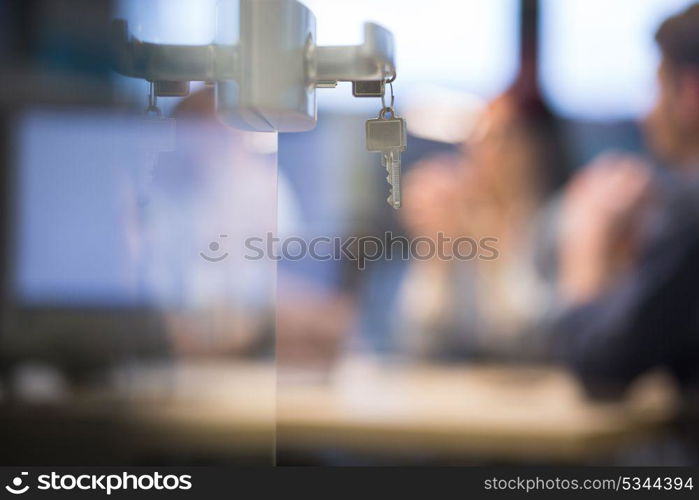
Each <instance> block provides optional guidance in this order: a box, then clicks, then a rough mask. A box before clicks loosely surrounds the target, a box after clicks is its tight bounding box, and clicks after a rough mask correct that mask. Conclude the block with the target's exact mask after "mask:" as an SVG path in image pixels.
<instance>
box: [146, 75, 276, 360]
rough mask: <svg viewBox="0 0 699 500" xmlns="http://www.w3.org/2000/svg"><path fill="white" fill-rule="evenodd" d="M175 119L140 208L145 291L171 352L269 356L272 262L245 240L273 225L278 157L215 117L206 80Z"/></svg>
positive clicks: (271, 312) (185, 354)
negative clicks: (171, 139)
mask: <svg viewBox="0 0 699 500" xmlns="http://www.w3.org/2000/svg"><path fill="white" fill-rule="evenodd" d="M173 118H174V119H175V120H176V122H174V121H173V124H172V125H171V126H172V127H173V128H174V130H175V134H176V146H175V150H174V151H171V152H161V153H160V154H159V155H158V158H157V162H156V165H155V167H154V168H153V171H152V180H151V186H150V187H149V188H148V193H149V196H148V199H147V200H145V201H144V202H143V207H142V210H143V222H142V224H143V226H144V229H145V230H143V231H142V233H143V235H144V240H145V241H144V243H143V245H142V246H143V247H144V250H143V251H144V252H145V251H146V250H147V251H148V253H147V257H148V259H149V263H148V265H147V266H146V273H147V279H148V286H149V288H150V294H151V295H152V296H153V297H154V300H155V301H156V302H157V303H158V305H159V307H160V308H162V310H163V311H164V315H165V317H166V321H167V325H168V330H169V335H170V338H171V341H172V345H173V349H174V351H175V353H176V354H179V355H183V356H190V357H191V356H207V357H211V356H230V355H260V354H267V355H269V354H271V353H270V352H269V351H270V348H269V346H270V345H272V336H273V329H274V309H273V306H274V279H275V272H274V263H273V262H271V261H269V260H259V261H251V260H247V259H245V257H244V251H245V249H244V244H243V243H244V240H245V239H246V238H247V237H249V236H259V235H263V234H265V233H266V232H268V231H274V230H275V226H276V222H277V221H276V207H275V205H274V203H270V200H272V199H274V198H275V197H276V194H277V176H276V170H275V161H274V159H273V158H269V156H268V155H264V154H262V153H260V152H259V151H257V150H255V149H254V147H251V145H250V141H248V140H247V139H249V138H250V136H246V135H245V133H244V132H241V131H239V130H235V129H233V128H231V127H229V126H227V125H225V124H224V123H222V122H221V121H220V119H219V118H218V115H217V114H216V111H215V99H214V89H213V87H210V86H207V87H204V88H203V89H201V90H198V91H195V92H193V93H192V94H190V95H189V96H188V97H186V98H185V99H183V100H182V101H181V102H180V103H179V104H178V105H177V107H176V108H175V110H174V112H173ZM158 120H160V119H159V118H155V119H153V121H154V124H153V126H154V127H155V126H158V125H160V126H162V127H165V126H167V124H166V123H163V124H162V125H161V124H159V123H158ZM243 214H244V215H243ZM135 225H136V224H135Z"/></svg>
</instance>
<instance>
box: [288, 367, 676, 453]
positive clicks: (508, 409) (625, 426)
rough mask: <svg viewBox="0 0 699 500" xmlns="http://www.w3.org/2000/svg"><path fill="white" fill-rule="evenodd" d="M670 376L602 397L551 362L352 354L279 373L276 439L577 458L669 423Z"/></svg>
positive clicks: (382, 449) (313, 447) (363, 448)
mask: <svg viewBox="0 0 699 500" xmlns="http://www.w3.org/2000/svg"><path fill="white" fill-rule="evenodd" d="M280 377H281V376H280ZM667 382H668V381H667V380H664V379H662V378H657V377H656V378H651V379H648V380H646V381H644V382H642V383H640V384H639V385H637V386H636V387H634V388H633V390H632V391H631V393H630V395H629V397H628V398H627V399H626V400H625V401H623V402H620V403H614V404H601V403H592V402H590V401H588V400H586V399H585V397H584V396H583V394H582V393H581V390H580V388H579V386H578V385H577V383H576V382H575V381H574V380H573V379H572V378H571V377H570V376H569V375H568V374H567V373H566V372H565V371H563V370H561V369H557V368H550V367H549V368H543V367H542V368H529V367H512V366H509V367H508V366H464V367H439V366H422V367H399V366H394V367H379V366H370V365H366V364H364V365H362V364H361V363H360V364H357V363H354V365H352V363H350V366H347V367H345V368H341V369H340V370H339V371H338V373H336V374H335V376H334V378H333V381H332V382H331V383H328V384H322V383H317V384H301V383H285V382H284V379H283V378H280V383H279V386H278V389H277V419H278V426H277V443H278V447H279V448H281V449H284V450H293V451H307V452H308V451H322V450H345V451H350V452H356V453H361V454H371V455H382V454H388V455H396V454H402V453H408V454H419V455H423V456H424V455H428V456H429V455H431V454H434V455H439V456H444V455H448V456H457V457H463V458H466V457H474V458H480V459H483V458H487V459H493V460H498V459H503V460H514V461H520V460H521V461H580V460H585V459H589V458H594V457H595V456H599V454H602V453H605V452H609V451H612V450H614V449H615V448H616V447H619V446H621V445H624V444H626V443H629V442H630V441H633V440H636V439H639V438H642V437H647V436H648V435H649V434H650V433H652V432H653V431H655V430H657V429H658V428H659V427H660V426H662V425H663V424H664V423H667V422H668V420H669V419H671V418H672V416H673V415H674V413H675V411H676V407H677V404H676V397H675V393H674V391H673V390H672V387H671V384H668V383H667ZM668 385H669V386H670V387H669V388H668Z"/></svg>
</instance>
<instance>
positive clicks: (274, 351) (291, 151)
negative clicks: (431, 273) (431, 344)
mask: <svg viewBox="0 0 699 500" xmlns="http://www.w3.org/2000/svg"><path fill="white" fill-rule="evenodd" d="M260 1H264V0H260ZM302 3H303V4H305V5H306V6H307V7H309V8H310V9H311V10H312V11H313V12H314V13H315V16H316V20H317V37H318V40H317V42H318V43H319V44H321V45H348V44H356V43H359V42H360V41H361V24H362V22H364V21H374V22H377V23H379V24H381V25H383V26H385V27H386V28H388V29H389V30H391V31H392V33H393V35H394V37H395V42H396V50H397V68H398V75H397V79H396V81H395V83H394V84H393V90H394V93H395V102H396V111H397V112H398V114H399V115H401V116H403V117H405V118H406V119H407V123H408V133H409V138H408V148H407V151H405V152H404V154H403V155H402V161H403V166H404V173H405V175H406V178H407V177H408V176H410V174H411V171H414V170H417V169H418V167H416V165H420V164H421V163H423V162H425V161H435V160H434V159H435V158H437V159H440V158H442V159H443V161H444V163H445V164H446V165H447V167H446V168H452V167H453V165H452V163H454V162H455V161H456V160H454V158H457V157H460V156H461V155H466V156H468V155H469V154H470V153H469V146H464V144H469V143H470V142H469V141H472V140H474V137H476V136H477V135H478V133H479V130H480V129H481V128H482V127H483V118H482V117H483V116H484V113H487V110H488V109H489V106H490V103H492V102H493V100H494V99H496V98H498V96H501V95H502V94H503V93H505V92H506V91H508V89H511V88H513V86H514V85H515V83H516V82H519V86H517V87H516V88H517V89H518V90H517V92H520V94H518V95H522V93H523V94H524V96H525V99H527V100H533V101H536V102H537V106H538V105H539V103H543V105H544V106H546V107H547V108H548V110H547V113H548V112H549V111H550V114H546V117H547V118H546V119H547V120H549V119H550V120H549V121H547V126H548V125H552V126H553V127H554V128H555V132H552V133H555V137H556V138H557V140H556V147H557V148H560V149H561V151H562V155H564V156H565V161H561V163H560V164H559V165H558V166H559V167H560V169H561V170H560V171H559V172H558V174H560V177H561V178H562V179H563V178H565V177H566V176H567V175H569V174H570V173H572V172H574V171H576V169H577V168H579V167H581V166H583V165H584V164H585V163H587V162H588V161H589V160H590V159H592V158H594V157H595V156H596V155H597V154H598V153H600V152H602V151H605V150H608V149H610V148H613V149H620V148H621V149H624V150H628V151H634V152H638V153H640V154H643V155H645V154H647V153H646V151H645V148H644V145H643V139H642V135H641V131H640V127H639V125H638V120H639V118H640V117H641V116H643V114H644V113H645V112H647V110H648V109H649V106H650V104H651V103H652V101H653V98H654V95H655V73H656V65H657V63H658V60H659V56H658V52H657V49H656V47H655V46H654V43H653V34H654V32H655V30H656V28H657V26H658V24H659V23H660V22H661V21H662V20H663V19H664V18H665V17H667V16H668V15H670V14H672V13H674V12H676V11H678V10H680V9H681V8H683V7H684V6H686V5H688V4H689V3H690V2H689V1H688V0H633V1H632V0H613V1H601V0H594V1H590V0H566V1H555V0H491V1H488V2H483V1H479V0H462V1H449V0H433V1H431V2H419V1H401V0H372V1H368V0H367V1H364V0H362V1H359V0H355V1H349V0H303V2H302ZM216 8H217V2H216V1H215V0H206V1H202V0H151V1H147V2H142V1H135V0H133V1H132V0H113V1H111V2H107V1H105V2H83V1H48V0H47V1H31V2H10V3H6V4H4V5H3V6H2V7H0V9H2V12H3V14H4V15H3V16H1V18H2V21H0V22H1V23H2V29H0V32H1V33H2V37H3V42H2V44H1V47H0V54H1V57H2V64H3V69H4V73H5V75H6V78H5V79H4V80H5V81H4V83H3V84H2V89H1V90H0V92H1V95H0V98H1V99H2V114H3V122H2V130H3V132H2V133H3V136H2V152H3V187H4V190H5V192H4V199H3V202H4V203H5V208H4V210H3V214H4V215H5V218H4V220H3V226H2V227H3V232H4V234H5V236H4V237H3V240H4V242H5V243H4V246H3V249H2V250H3V252H4V253H3V257H4V261H5V263H6V264H5V266H4V267H3V275H2V277H3V282H4V284H5V286H4V290H3V293H4V301H3V304H4V307H3V351H2V353H3V355H2V363H3V371H4V377H3V386H2V397H3V410H2V418H3V419H4V421H5V422H6V423H7V426H8V428H12V429H16V432H15V433H14V435H15V438H14V439H13V440H12V441H11V444H10V446H8V447H4V449H5V450H6V451H7V453H3V454H2V457H1V458H2V461H3V463H6V464H11V463H17V461H20V462H22V463H38V462H44V463H48V462H54V461H55V462H64V463H76V462H80V463H87V462H88V461H89V462H92V461H94V462H107V463H110V462H115V461H116V462H130V463H133V462H135V463H163V462H164V463H175V464H179V463H240V462H243V463H249V462H254V463H260V462H261V463H272V461H273V460H274V459H275V451H274V450H275V448H274V446H275V444H276V446H277V448H276V450H277V451H278V452H279V454H278V456H277V460H278V462H279V463H282V464H284V463H290V464H299V463H301V464H305V463H313V464H357V463H359V464H367V463H368V464H387V463H418V464H435V463H469V464H473V463H479V464H480V463H503V462H505V463H513V462H514V463H521V462H524V463H539V464H540V463H553V462H555V463H557V462H565V463H571V462H574V463H644V461H650V462H652V463H663V460H666V461H667V462H673V460H674V461H677V460H680V459H676V456H675V455H674V453H675V451H674V450H675V448H673V447H672V446H669V449H670V451H667V452H663V451H661V452H658V445H656V434H657V432H658V428H661V424H664V423H665V422H666V421H667V420H668V418H669V415H670V414H671V413H672V409H673V405H672V401H671V400H672V393H671V391H669V390H667V388H666V386H665V385H663V384H662V383H660V384H659V385H658V383H657V381H651V383H650V387H649V388H645V389H643V390H639V391H638V395H637V396H636V395H634V394H635V393H634V394H632V396H631V401H630V402H628V404H627V402H619V403H618V404H617V405H613V404H609V403H604V404H597V403H594V402H590V401H588V399H587V398H586V396H585V395H584V394H583V391H582V390H581V389H580V388H579V387H578V386H577V385H576V383H575V381H574V380H573V379H572V378H571V377H569V376H568V375H567V374H566V372H565V370H563V369H560V367H558V366H557V365H556V363H555V360H554V358H553V355H552V354H551V352H550V351H549V350H548V349H546V348H539V347H540V346H539V345H538V344H537V343H541V344H546V343H547V342H548V337H545V338H543V339H542V338H541V337H537V339H536V341H531V340H530V337H522V338H521V339H519V340H512V341H510V340H505V341H500V340H497V341H493V342H491V341H490V340H489V339H488V338H486V337H488V336H489V334H488V332H487V330H488V325H489V324H492V325H495V324H496V323H497V321H495V320H494V319H493V318H495V319H497V318H498V316H500V311H499V310H497V309H498V307H499V304H505V302H507V304H514V305H512V306H511V307H510V308H509V309H508V312H507V314H506V312H503V313H502V316H507V315H508V314H510V312H512V311H514V312H512V313H511V315H510V316H508V318H509V317H513V318H519V316H517V314H519V312H520V311H521V310H525V311H527V310H529V311H531V310H534V309H536V308H541V303H542V300H543V301H544V302H546V301H547V300H548V299H546V298H544V299H541V298H540V297H541V295H537V294H536V293H533V292H531V290H532V289H533V288H532V287H534V285H531V286H530V287H529V288H527V287H525V286H523V287H521V290H523V291H522V292H521V293H519V295H517V296H516V297H509V296H508V297H507V298H506V299H503V298H502V297H501V296H500V295H497V293H496V292H502V287H501V286H500V287H498V285H497V284H496V285H493V288H492V290H495V292H493V295H489V293H490V291H491V289H490V288H487V287H473V286H466V287H464V288H463V289H461V291H460V292H458V294H456V295H453V294H452V295H449V293H450V292H449V291H447V292H445V291H444V290H442V291H441V292H439V290H438V289H439V288H440V285H439V284H438V283H437V284H435V281H430V280H428V281H423V277H420V276H418V277H417V278H416V277H415V275H413V274H411V266H412V265H413V264H414V263H413V262H410V261H403V260H400V259H390V260H389V259H383V260H378V261H372V262H368V264H367V268H366V269H365V270H362V271H360V270H358V269H357V266H356V262H352V261H348V260H346V259H345V260H339V261H337V260H330V261H322V262H321V261H317V260H313V259H310V258H308V259H302V260H282V261H280V262H278V263H277V262H274V261H270V260H266V259H265V260H263V261H260V262H251V261H248V260H246V259H244V258H243V252H244V251H245V249H244V248H243V247H242V242H243V241H244V240H245V238H246V237H248V236H250V235H264V234H266V233H267V232H268V231H271V232H277V233H278V235H279V236H280V237H285V236H287V237H288V236H299V237H302V238H304V239H306V241H309V240H311V239H312V238H314V237H318V236H323V237H342V238H349V237H352V236H356V237H360V236H378V237H383V235H384V234H385V233H386V232H387V231H391V232H393V233H394V234H395V235H396V236H401V235H405V236H415V232H414V227H415V226H411V222H410V220H406V216H405V215H404V213H405V212H404V210H409V209H410V207H409V206H406V207H405V208H404V209H401V211H394V210H393V209H392V208H390V207H389V206H388V205H387V204H386V202H385V199H386V196H387V195H388V185H387V184H386V181H385V172H384V171H383V169H382V167H381V166H380V159H379V155H377V154H373V153H368V152H366V149H365V144H364V139H365V138H364V134H365V132H364V130H365V129H364V122H365V121H366V120H367V119H369V118H374V117H376V116H377V115H378V113H379V110H380V106H381V104H380V99H371V98H367V99H360V98H354V97H352V94H351V88H350V84H349V83H346V82H341V83H340V84H339V85H338V86H337V88H334V89H318V91H317V100H318V124H317V127H316V128H315V129H314V130H312V131H310V132H305V133H298V134H279V135H278V137H277V136H276V134H264V133H249V132H241V131H237V130H234V129H230V128H227V127H224V126H223V125H221V124H220V122H218V121H217V119H216V117H215V114H214V112H213V107H212V102H213V101H212V93H211V89H210V87H207V86H206V85H204V84H203V83H201V82H197V83H193V84H192V86H191V93H190V95H189V96H188V97H183V98H175V97H173V98H160V99H159V101H158V106H159V107H160V109H161V111H162V117H161V119H154V118H153V119H145V118H144V117H143V110H144V108H145V106H146V104H147V94H148V90H149V87H148V83H147V82H144V81H140V80H137V79H131V78H127V77H124V76H120V75H117V74H115V73H114V72H113V71H112V69H111V66H110V64H109V61H110V48H109V29H108V26H109V23H110V21H111V20H112V19H114V18H123V19H126V20H127V21H128V22H129V26H130V29H131V31H132V32H133V34H134V35H136V36H137V37H139V38H140V39H142V40H144V41H151V42H159V43H176V44H189V45H196V44H207V43H210V42H211V41H212V40H214V39H215V38H216V31H217V28H216V27H217V24H218V25H219V26H220V24H221V22H222V20H221V19H220V18H218V19H217V14H216ZM523 89H524V90H523ZM519 105H520V104H516V105H515V107H517V106H519ZM508 106H509V104H508ZM505 109H510V108H509V107H505ZM517 109H519V108H517ZM537 109H538V108H537ZM497 116H500V115H497ZM508 116H509V115H508ZM151 118H152V117H151ZM490 119H492V120H498V119H499V118H497V117H491V118H490ZM173 120H174V121H173ZM503 120H505V121H507V118H504V119H503ZM551 130H553V129H551ZM438 161H442V160H438ZM457 162H458V161H457ZM450 165H451V166H450ZM275 167H276V168H275ZM501 174H502V175H504V176H506V175H507V173H501ZM559 187H560V185H559ZM554 197H555V193H552V194H551V198H552V199H553V198H554ZM408 200H409V199H408V198H406V201H405V203H409V201H408ZM542 205H543V203H542ZM408 213H410V212H408ZM465 216H466V217H468V214H466V215H465ZM487 234H489V233H488V229H487V228H486V229H485V233H483V234H482V235H487ZM513 248H516V247H513ZM515 251H516V250H512V252H513V253H514V252H515ZM226 252H228V253H230V254H231V255H230V256H229V258H227V260H225V261H224V262H222V264H223V266H222V267H212V266H211V265H210V264H211V262H209V261H208V260H207V259H203V258H202V256H201V254H202V253H204V254H206V255H207V257H210V258H212V259H215V258H217V257H218V256H220V255H223V254H224V253H226ZM503 252H505V254H507V250H506V249H505V250H503ZM517 264H518V263H517ZM468 272H471V271H468ZM468 272H467V273H466V275H465V276H464V277H463V279H464V280H466V281H467V282H470V281H469V280H470V278H469V274H468ZM521 276H522V274H506V273H505V274H500V275H498V277H497V278H494V280H496V281H497V280H500V281H501V282H502V281H503V280H504V282H505V283H512V284H515V283H519V282H520V278H521ZM439 279H441V278H439ZM439 279H438V280H437V282H438V281H439ZM412 280H414V281H412ZM508 280H510V281H508ZM525 281H526V280H524V279H523V280H522V282H525ZM527 283H528V282H527ZM428 284H429V286H428ZM432 288H434V290H437V291H436V292H435V294H432V293H431V291H432ZM474 288H475V290H474ZM514 288H517V287H514ZM517 289H518V290H519V289H520V288H517ZM447 290H448V289H447ZM452 290H453V289H452ZM458 290H459V289H458V288H457V291H458ZM425 291H426V292H427V293H426V294H422V292H425ZM416 292H417V298H415V296H416ZM440 293H441V295H440ZM444 293H446V294H447V295H446V296H444ZM468 294H472V295H479V294H480V299H478V300H477V301H476V302H478V301H488V302H489V303H490V304H491V306H490V307H491V309H495V310H494V311H493V310H486V311H481V310H480V309H479V314H483V315H484V318H485V319H483V320H482V322H483V325H485V326H484V327H483V328H481V329H479V331H478V334H477V336H479V338H480V337H481V336H484V337H483V338H486V339H485V340H483V341H481V340H482V339H481V340H479V341H478V342H476V344H477V345H476V346H475V347H474V348H472V347H473V346H472V345H471V344H470V343H469V342H470V340H468V339H466V340H464V341H463V342H462V341H461V340H460V341H458V342H457V344H458V346H457V348H455V349H440V348H439V346H437V347H438V348H437V349H436V350H435V352H427V353H426V352H423V350H421V348H420V347H419V346H420V345H421V342H422V339H423V338H424V337H425V336H426V334H425V331H424V330H420V328H417V327H416V326H415V325H416V324H417V323H419V322H420V321H421V318H422V319H424V318H425V317H428V316H430V315H432V316H438V317H439V316H440V314H442V313H441V312H440V311H443V310H447V309H448V308H447V309H444V308H443V307H442V306H444V304H447V303H450V304H452V303H455V302H456V305H455V306H454V305H452V306H451V309H450V310H451V312H452V313H453V312H454V310H457V311H458V310H459V305H458V301H459V300H460V299H461V298H462V297H466V296H467V295H468ZM515 294H516V293H515ZM428 296H429V297H428ZM435 297H436V298H435ZM440 297H441V298H440ZM544 297H546V295H544ZM435 304H436V305H435ZM433 306H434V308H435V310H436V311H437V312H436V313H435V312H434V311H431V310H427V309H429V308H430V307H433ZM445 307H446V306H445ZM508 307H509V306H508ZM406 308H407V310H408V312H410V313H412V314H413V315H410V314H404V313H405V311H406ZM463 309H466V308H465V307H464V308H463ZM476 309H477V307H476ZM505 309H506V308H505V306H503V311H505ZM474 310H475V309H474ZM467 312H468V311H467ZM446 314H447V313H444V315H445V316H446ZM457 316H458V315H457ZM462 316H463V317H458V318H455V319H454V322H455V324H456V325H457V327H458V324H459V322H460V321H463V322H465V323H467V324H468V323H469V322H471V323H473V322H475V320H473V321H472V318H471V317H470V316H469V315H468V314H464V315H462ZM479 321H480V320H479ZM489 321H494V322H491V323H489ZM513 321H514V320H513ZM515 323H516V322H515ZM425 324H427V325H429V323H425ZM497 325H498V328H499V327H500V326H501V325H500V324H499V323H497ZM425 328H427V329H428V330H429V329H430V328H431V327H429V326H426V327H425ZM493 328H495V326H494V327H493ZM503 329H504V330H507V328H505V327H503ZM408 331H410V333H408ZM427 336H429V334H427ZM505 336H506V335H505ZM408 337H410V338H409V339H408ZM462 340H463V339H462ZM436 342H437V343H439V339H437V341H436ZM534 344H537V345H536V346H534ZM415 346H418V347H415ZM445 346H446V347H448V346H449V344H448V342H447V343H446V344H443V345H442V347H445ZM528 346H533V347H532V348H531V349H528ZM445 350H448V351H449V352H447V353H446V354H445V352H443V351H445ZM427 351H429V349H427ZM275 355H276V361H277V364H276V366H275V365H274V360H275ZM276 369H278V373H277V371H276ZM471 369H474V370H475V371H472V370H471ZM411 370H412V371H411ZM462 370H463V371H462ZM277 375H278V376H277ZM105 388H107V390H105ZM646 389H647V390H646ZM105 394H106V395H107V397H106V396H105ZM426 409H430V410H432V413H430V412H429V411H427V410H426ZM28 415H31V416H32V417H31V418H29V417H28ZM411 415H412V417H414V418H413V420H410V418H409V417H410V416H411ZM639 415H643V418H640V417H639ZM114 417H117V418H114ZM3 425H5V424H3ZM469 425H470V427H469ZM38 429H39V430H38ZM123 435H126V436H128V438H126V439H123V438H121V436H123ZM95 436H100V437H101V438H102V439H101V440H95ZM146 438H148V439H146ZM334 438H335V439H334ZM47 439H49V442H50V443H51V444H50V446H48V447H46V448H45V449H43V450H39V451H37V449H36V448H33V447H32V446H30V445H29V444H27V443H39V442H44V441H46V440H47ZM275 439H276V440H275ZM75 443H77V444H75ZM532 443H542V445H541V447H540V448H539V449H538V450H535V449H534V448H536V446H532ZM659 446H660V447H661V448H662V449H663V450H664V449H665V447H666V441H662V444H661V445H659ZM47 450H48V451H47ZM49 452H50V453H49ZM46 453H48V455H46Z"/></svg>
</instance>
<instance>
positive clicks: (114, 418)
mask: <svg viewBox="0 0 699 500" xmlns="http://www.w3.org/2000/svg"><path fill="white" fill-rule="evenodd" d="M116 379H117V383H116V384H115V386H112V387H111V388H109V389H106V388H103V389H98V390H95V391H92V390H87V391H82V392H81V393H79V394H74V395H72V396H69V397H66V398H64V399H59V400H57V401H53V402H45V403H41V404H37V403H34V404H21V405H7V404H5V405H0V427H2V428H3V429H4V430H5V431H6V432H7V437H6V439H4V440H3V447H2V451H1V452H0V463H4V464H14V463H18V462H20V463H26V464H39V463H41V464H45V463H51V464H56V465H61V464H75V463H81V464H84V463H91V464H122V463H124V464H134V463H136V464H141V463H144V462H145V463H153V462H154V463H161V462H162V463H168V464H177V465H180V464H187V463H219V462H225V463H235V462H240V463H245V464H248V463H254V464H261V465H271V464H272V463H273V459H274V436H275V426H276V421H275V410H276V401H275V398H276V376H275V367H274V365H273V364H272V363H260V362H245V361H237V360H233V361H223V362H221V361H219V362H209V363H207V362H191V361H190V362H178V363H175V364H172V365H170V364H152V365H144V366H141V367H131V368H129V369H126V370H123V371H122V372H121V373H120V374H118V376H117V377H116Z"/></svg>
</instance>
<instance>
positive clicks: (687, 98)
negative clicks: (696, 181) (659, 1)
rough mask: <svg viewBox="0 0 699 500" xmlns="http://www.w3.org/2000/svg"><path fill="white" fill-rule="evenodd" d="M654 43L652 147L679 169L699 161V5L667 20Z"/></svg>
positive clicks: (649, 123) (649, 130) (649, 132)
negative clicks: (655, 91)
mask: <svg viewBox="0 0 699 500" xmlns="http://www.w3.org/2000/svg"><path fill="white" fill-rule="evenodd" d="M655 39H656V41H657V43H658V46H659V47H660V51H661V54H662V59H661V63H660V66H659V68H658V82H659V94H658V97H657V99H656V103H655V107H654V108H653V110H652V112H651V113H650V115H649V116H648V118H647V120H646V131H647V135H648V139H649V142H650V145H651V147H652V148H653V150H654V151H655V153H656V154H658V155H659V156H660V157H661V158H663V159H664V160H667V161H669V162H672V163H674V164H677V165H683V164H688V163H694V162H696V161H698V160H699V4H694V5H692V6H691V7H689V8H688V9H686V10H685V11H683V12H681V13H680V14H677V15H675V16H673V17H670V18H669V19H667V20H666V21H665V22H664V23H663V24H662V25H661V26H660V28H659V29H658V31H657V33H656V35H655Z"/></svg>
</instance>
